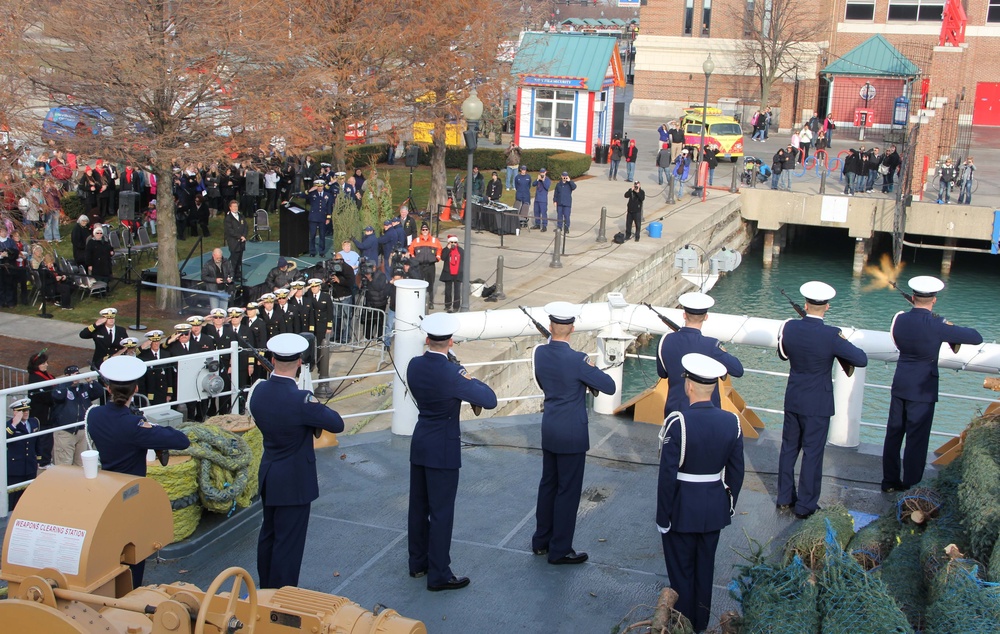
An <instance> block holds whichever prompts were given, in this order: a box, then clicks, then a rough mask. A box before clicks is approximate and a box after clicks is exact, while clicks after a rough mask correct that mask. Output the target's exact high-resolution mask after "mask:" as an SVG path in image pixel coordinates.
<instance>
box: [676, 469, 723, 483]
mask: <svg viewBox="0 0 1000 634" xmlns="http://www.w3.org/2000/svg"><path fill="white" fill-rule="evenodd" d="M677 479H678V480H680V481H681V482H716V481H718V480H721V479H722V472H721V471H720V472H719V473H684V472H683V471H678V472H677Z"/></svg>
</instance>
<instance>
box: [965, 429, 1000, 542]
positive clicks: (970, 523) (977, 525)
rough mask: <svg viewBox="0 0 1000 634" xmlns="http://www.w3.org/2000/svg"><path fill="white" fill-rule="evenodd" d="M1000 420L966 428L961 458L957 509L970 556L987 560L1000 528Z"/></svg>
mask: <svg viewBox="0 0 1000 634" xmlns="http://www.w3.org/2000/svg"><path fill="white" fill-rule="evenodd" d="M997 456H1000V421H998V420H994V419H985V418H981V419H978V420H976V421H973V422H972V424H970V425H969V429H968V432H967V433H966V436H965V448H964V450H963V456H962V480H961V483H960V484H959V485H958V507H959V512H960V516H961V519H962V525H963V526H964V527H965V530H966V531H967V533H968V535H969V547H970V552H971V554H972V556H973V557H974V558H976V559H980V560H982V561H989V559H990V556H991V555H992V553H993V546H994V544H995V543H996V540H997V534H998V530H997V528H998V527H1000V465H998V464H997V459H996V457H997Z"/></svg>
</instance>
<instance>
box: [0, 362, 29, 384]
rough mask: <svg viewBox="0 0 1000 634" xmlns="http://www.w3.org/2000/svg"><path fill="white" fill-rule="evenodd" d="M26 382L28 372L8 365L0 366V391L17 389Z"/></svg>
mask: <svg viewBox="0 0 1000 634" xmlns="http://www.w3.org/2000/svg"><path fill="white" fill-rule="evenodd" d="M27 382H28V371H27V370H25V369H23V368H14V367H11V366H9V365H0V389H6V388H9V387H17V386H19V385H24V384H26V383H27Z"/></svg>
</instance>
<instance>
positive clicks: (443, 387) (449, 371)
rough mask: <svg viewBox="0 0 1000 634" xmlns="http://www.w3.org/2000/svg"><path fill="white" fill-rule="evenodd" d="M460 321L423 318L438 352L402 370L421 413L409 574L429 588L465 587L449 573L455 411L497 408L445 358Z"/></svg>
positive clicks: (414, 447)
mask: <svg viewBox="0 0 1000 634" xmlns="http://www.w3.org/2000/svg"><path fill="white" fill-rule="evenodd" d="M458 324H459V322H458V319H457V318H456V317H455V316H454V315H452V314H450V313H434V314H432V315H428V316H427V317H425V318H424V320H423V322H422V323H421V329H422V330H423V331H424V333H426V334H427V339H428V344H429V346H430V347H432V348H438V349H439V350H440V351H439V352H436V351H434V350H428V351H427V352H425V353H424V354H423V355H422V356H419V357H414V358H413V359H411V360H410V363H409V365H408V366H407V368H406V383H407V386H408V387H409V390H410V394H412V395H413V398H414V400H415V401H416V403H417V410H418V412H419V413H418V415H417V425H416V427H415V428H414V430H413V439H412V440H411V442H410V507H409V513H408V521H407V525H408V531H409V532H408V542H409V568H410V576H411V577H423V576H424V575H426V576H427V589H428V590H451V589H457V588H464V587H465V586H467V585H469V579H468V578H467V577H456V576H455V575H454V574H452V571H451V556H450V554H449V551H450V549H451V531H452V526H453V524H454V521H455V495H456V493H457V491H458V471H459V469H460V468H461V466H462V456H461V440H460V438H461V432H460V429H459V410H460V409H461V407H462V402H463V401H464V402H467V403H469V404H471V405H473V406H479V407H484V408H486V409H493V408H494V407H496V406H497V396H496V394H495V393H494V392H493V390H492V389H490V387H489V386H488V385H486V384H485V383H483V382H482V381H480V380H478V379H474V378H472V377H471V376H469V375H468V373H467V372H466V371H465V368H463V367H462V366H460V365H458V364H456V363H452V362H451V361H449V359H448V356H447V354H446V352H447V346H448V344H449V343H450V341H451V336H452V335H453V334H454V333H455V331H457V330H458Z"/></svg>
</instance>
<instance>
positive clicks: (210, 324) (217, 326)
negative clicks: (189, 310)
mask: <svg viewBox="0 0 1000 634" xmlns="http://www.w3.org/2000/svg"><path fill="white" fill-rule="evenodd" d="M228 316H229V315H228V313H227V312H226V309H225V308H213V309H212V310H210V311H209V312H208V321H207V323H206V324H205V325H204V326H203V328H202V330H203V331H204V332H205V333H206V334H207V335H208V336H209V337H211V339H212V347H211V348H209V350H213V349H214V350H218V349H219V339H221V338H222V330H223V328H224V327H225V325H226V324H227V323H228V322H229V320H228V319H227V318H228ZM188 323H189V324H191V325H192V326H193V325H194V323H193V322H191V321H190V318H189V320H188ZM192 336H193V334H192Z"/></svg>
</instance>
